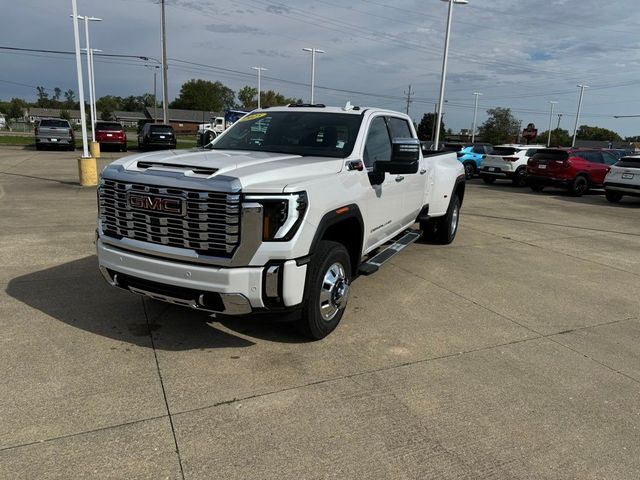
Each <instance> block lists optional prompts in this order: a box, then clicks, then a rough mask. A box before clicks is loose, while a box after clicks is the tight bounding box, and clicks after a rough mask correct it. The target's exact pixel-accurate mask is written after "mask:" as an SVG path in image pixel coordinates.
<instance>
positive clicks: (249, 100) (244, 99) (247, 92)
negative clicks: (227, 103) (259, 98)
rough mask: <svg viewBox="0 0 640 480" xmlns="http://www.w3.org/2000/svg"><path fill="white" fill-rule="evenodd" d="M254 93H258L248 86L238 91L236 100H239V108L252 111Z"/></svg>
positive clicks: (254, 101)
mask: <svg viewBox="0 0 640 480" xmlns="http://www.w3.org/2000/svg"><path fill="white" fill-rule="evenodd" d="M256 93H258V89H257V88H253V87H250V86H249V85H245V86H244V87H242V88H241V89H240V90H238V100H240V105H239V107H240V108H246V109H253V108H255V107H254V105H255V104H256V100H255V98H256Z"/></svg>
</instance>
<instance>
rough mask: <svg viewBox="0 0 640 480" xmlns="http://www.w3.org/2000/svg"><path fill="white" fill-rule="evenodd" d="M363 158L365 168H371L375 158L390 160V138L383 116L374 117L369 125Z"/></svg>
mask: <svg viewBox="0 0 640 480" xmlns="http://www.w3.org/2000/svg"><path fill="white" fill-rule="evenodd" d="M363 160H364V165H365V166H366V167H367V168H372V167H373V164H374V163H375V162H376V160H383V161H389V160H391V139H390V138H389V130H387V124H386V122H385V121H384V117H376V118H374V119H373V121H372V122H371V125H370V126H369V133H368V134H367V141H366V143H365V145H364V158H363Z"/></svg>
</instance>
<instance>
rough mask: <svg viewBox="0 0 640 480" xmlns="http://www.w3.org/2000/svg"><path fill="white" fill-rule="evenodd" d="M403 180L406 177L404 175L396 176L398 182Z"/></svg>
mask: <svg viewBox="0 0 640 480" xmlns="http://www.w3.org/2000/svg"><path fill="white" fill-rule="evenodd" d="M402 180H404V177H403V176H402V175H398V176H397V177H396V182H401V181H402Z"/></svg>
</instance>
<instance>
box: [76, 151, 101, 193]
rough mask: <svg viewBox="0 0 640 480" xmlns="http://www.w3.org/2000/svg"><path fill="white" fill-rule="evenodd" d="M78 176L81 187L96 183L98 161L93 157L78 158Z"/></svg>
mask: <svg viewBox="0 0 640 480" xmlns="http://www.w3.org/2000/svg"><path fill="white" fill-rule="evenodd" d="M78 178H79V179H80V185H81V186H83V187H94V186H96V185H98V162H96V159H95V158H93V157H88V158H79V159H78Z"/></svg>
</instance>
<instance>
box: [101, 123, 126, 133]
mask: <svg viewBox="0 0 640 480" xmlns="http://www.w3.org/2000/svg"><path fill="white" fill-rule="evenodd" d="M96 130H108V131H110V132H115V131H118V130H122V125H120V124H119V123H107V122H97V123H96Z"/></svg>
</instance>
